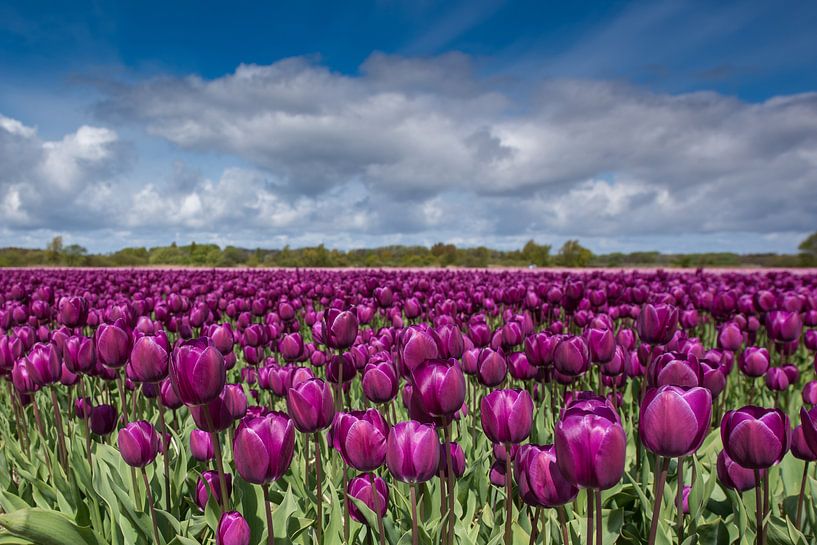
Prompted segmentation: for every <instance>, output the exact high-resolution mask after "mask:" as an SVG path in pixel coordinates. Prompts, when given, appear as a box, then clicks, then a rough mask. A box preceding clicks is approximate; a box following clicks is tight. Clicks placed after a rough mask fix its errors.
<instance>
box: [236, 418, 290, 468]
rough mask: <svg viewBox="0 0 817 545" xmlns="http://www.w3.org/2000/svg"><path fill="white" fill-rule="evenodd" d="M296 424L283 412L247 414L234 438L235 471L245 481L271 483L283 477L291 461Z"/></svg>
mask: <svg viewBox="0 0 817 545" xmlns="http://www.w3.org/2000/svg"><path fill="white" fill-rule="evenodd" d="M294 451H295V426H294V424H293V422H292V420H291V419H290V418H289V417H288V416H287V415H286V414H284V413H280V412H269V413H267V414H265V415H263V416H246V417H244V418H243V419H242V420H241V423H240V424H239V425H238V428H237V429H236V432H235V439H234V440H233V459H234V462H235V467H236V471H238V474H239V475H241V478H242V479H244V480H245V481H247V482H249V483H253V484H268V483H270V482H272V481H277V480H278V479H280V478H281V477H282V476H283V475H284V473H286V472H287V470H288V469H289V465H290V463H292V455H293V453H294Z"/></svg>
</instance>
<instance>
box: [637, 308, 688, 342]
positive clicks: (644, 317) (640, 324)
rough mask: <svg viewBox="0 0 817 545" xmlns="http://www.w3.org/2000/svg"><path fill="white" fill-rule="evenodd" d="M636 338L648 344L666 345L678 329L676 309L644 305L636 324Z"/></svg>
mask: <svg viewBox="0 0 817 545" xmlns="http://www.w3.org/2000/svg"><path fill="white" fill-rule="evenodd" d="M636 326H637V327H636V329H637V331H638V337H639V338H640V339H641V342H644V343H648V344H667V343H668V342H669V341H670V340H671V339H672V337H673V335H675V330H676V329H677V328H678V309H677V308H675V307H673V306H671V305H651V304H646V305H644V306H643V307H642V308H641V313H640V314H639V315H638V321H637V323H636Z"/></svg>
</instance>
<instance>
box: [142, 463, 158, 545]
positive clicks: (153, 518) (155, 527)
mask: <svg viewBox="0 0 817 545" xmlns="http://www.w3.org/2000/svg"><path fill="white" fill-rule="evenodd" d="M142 481H143V482H144V483H145V496H147V499H148V507H149V508H150V523H151V525H152V526H153V540H154V542H155V543H156V544H157V545H159V544H160V543H161V542H162V540H161V539H159V524H158V523H157V522H156V508H155V507H154V506H153V492H151V491H150V482H148V472H147V471H146V470H145V468H144V467H143V468H142Z"/></svg>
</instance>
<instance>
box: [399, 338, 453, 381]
mask: <svg viewBox="0 0 817 545" xmlns="http://www.w3.org/2000/svg"><path fill="white" fill-rule="evenodd" d="M442 354H443V347H442V341H441V340H440V338H439V336H438V335H437V333H436V332H434V331H433V330H430V329H429V330H426V329H420V328H419V327H411V328H409V329H407V330H405V333H404V337H403V349H402V352H401V362H402V363H403V365H404V366H405V367H406V369H407V370H408V371H409V372H410V371H411V370H413V369H414V368H415V367H417V366H419V365H420V364H421V363H423V362H425V361H426V360H433V359H438V358H440V357H442Z"/></svg>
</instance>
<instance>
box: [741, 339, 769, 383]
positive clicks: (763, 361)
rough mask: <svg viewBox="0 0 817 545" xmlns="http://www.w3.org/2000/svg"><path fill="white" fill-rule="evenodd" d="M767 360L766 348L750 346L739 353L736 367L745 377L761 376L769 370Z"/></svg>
mask: <svg viewBox="0 0 817 545" xmlns="http://www.w3.org/2000/svg"><path fill="white" fill-rule="evenodd" d="M769 361H770V358H769V351H768V350H766V349H765V348H757V347H756V346H750V347H748V348H746V350H744V351H743V353H742V354H741V355H740V359H739V360H738V369H740V370H741V372H742V373H743V374H744V375H746V376H747V377H762V376H763V375H765V374H766V371H768V370H769Z"/></svg>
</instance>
